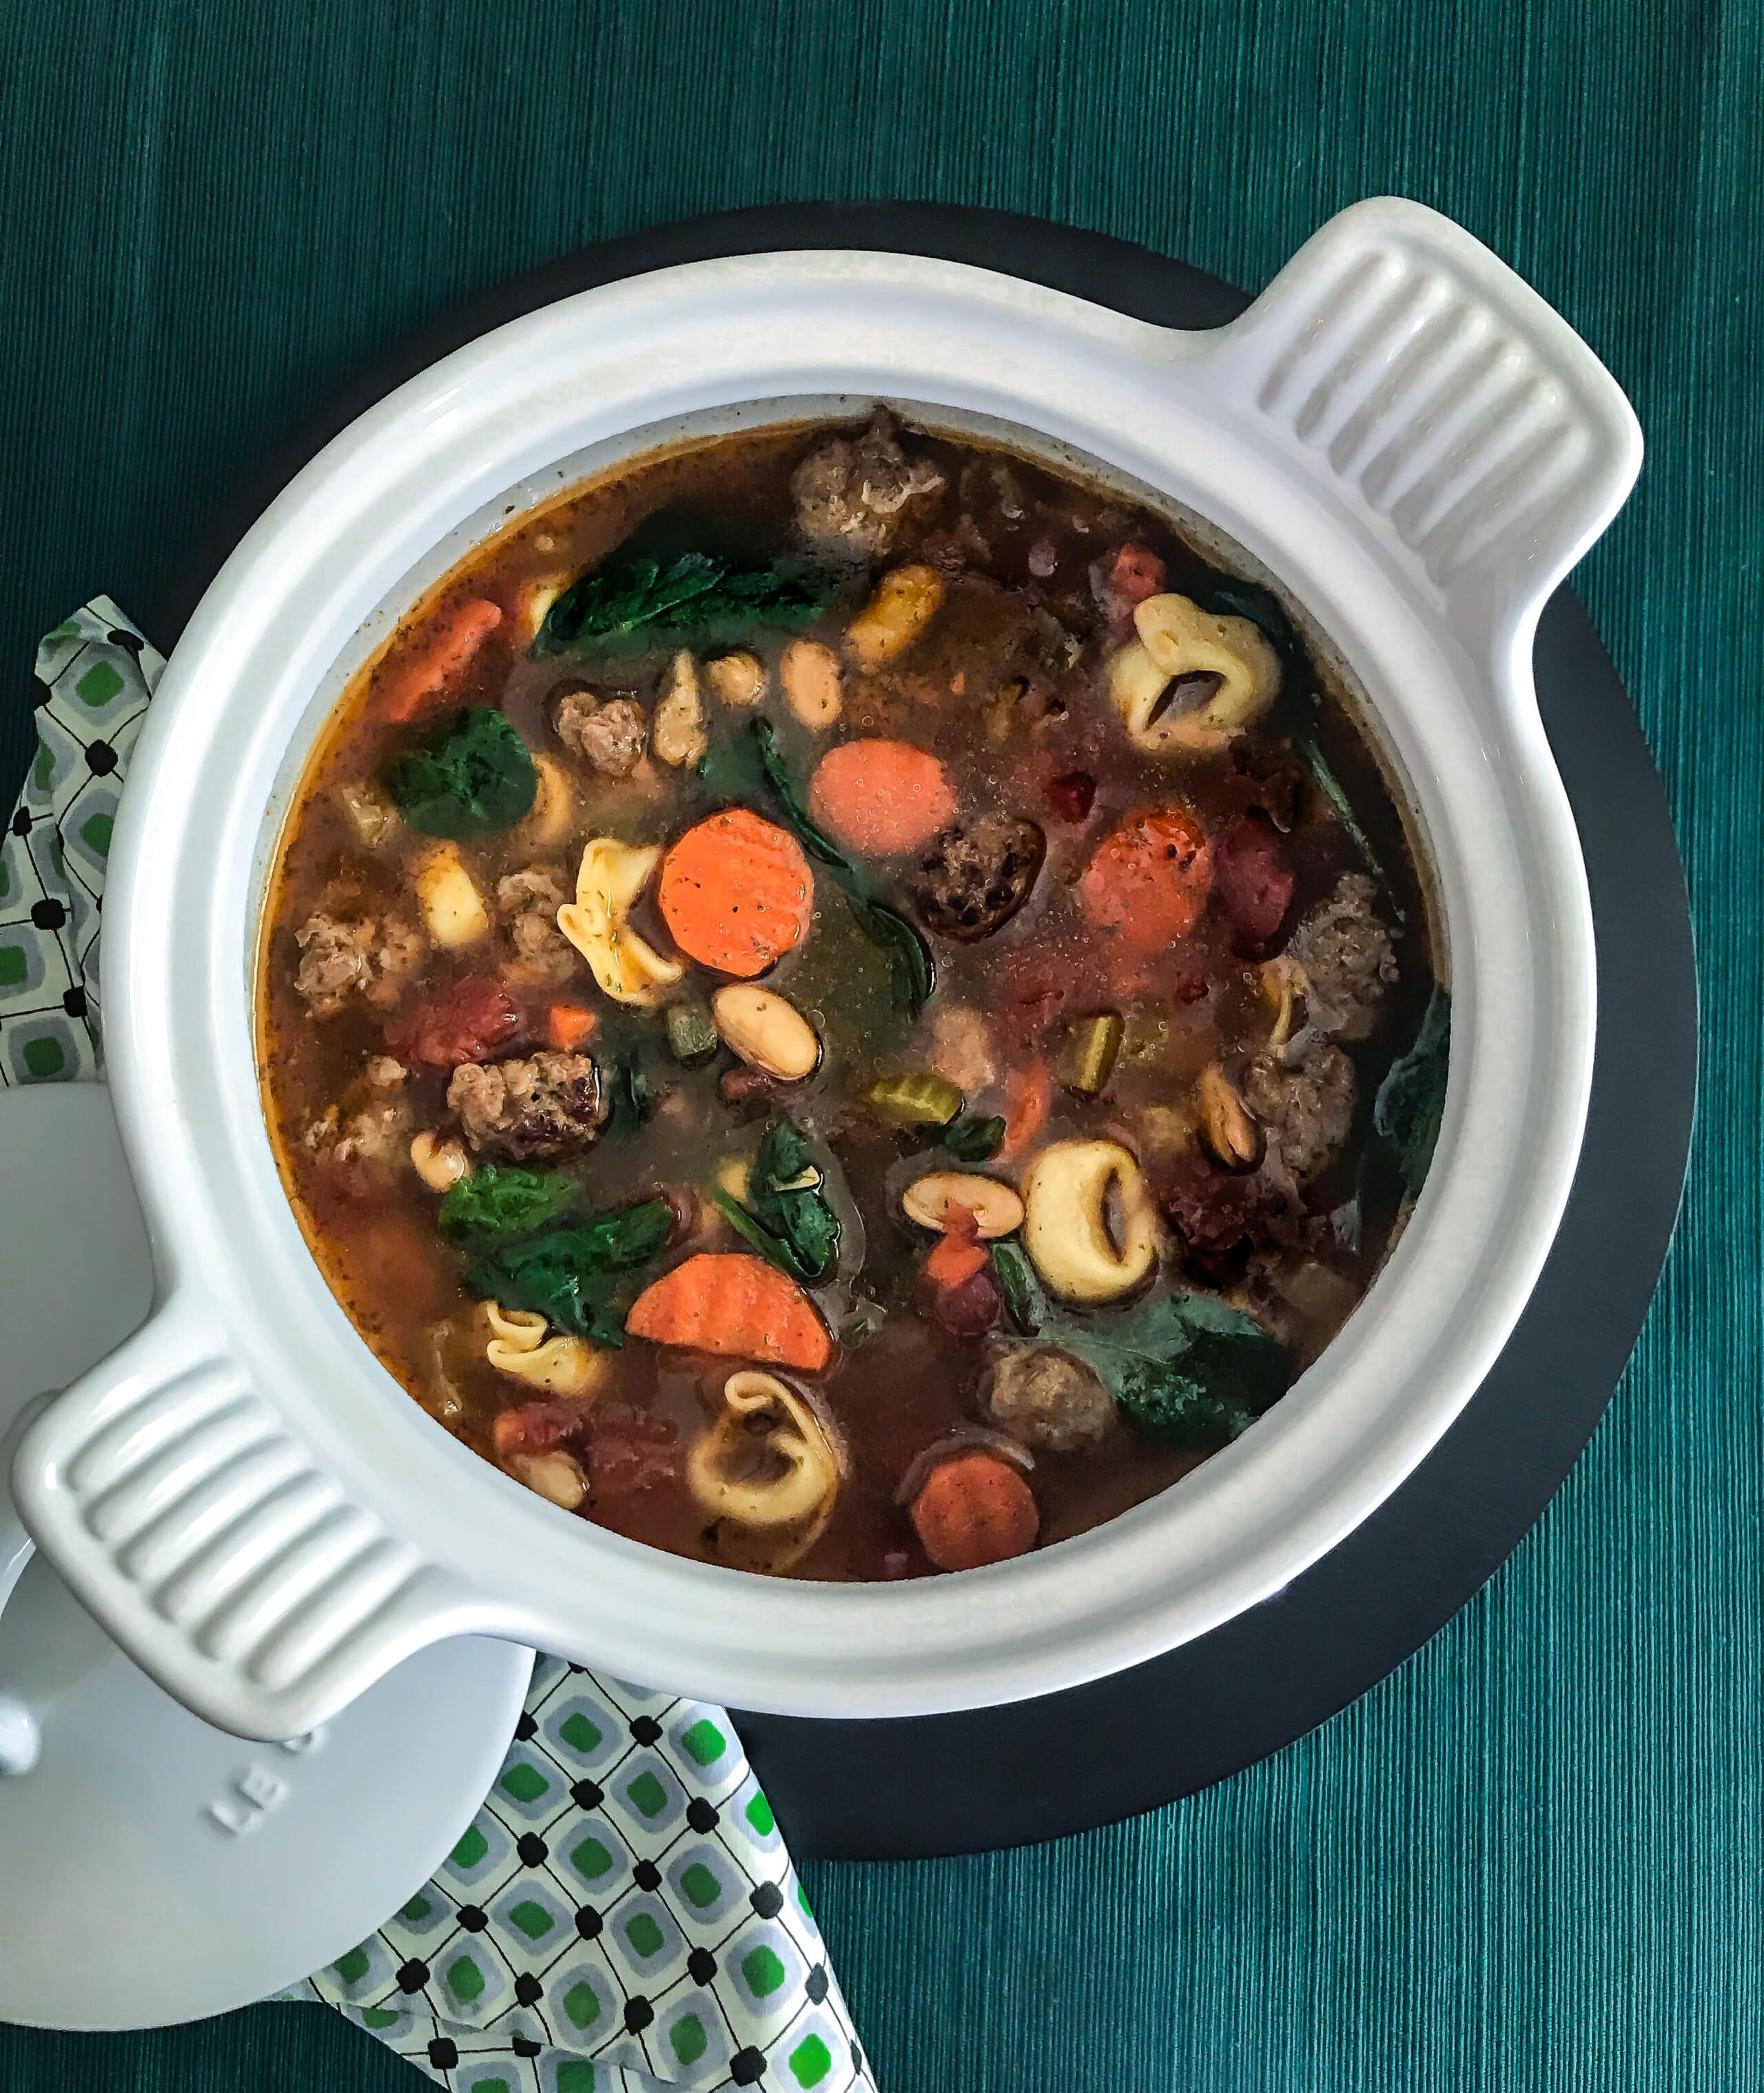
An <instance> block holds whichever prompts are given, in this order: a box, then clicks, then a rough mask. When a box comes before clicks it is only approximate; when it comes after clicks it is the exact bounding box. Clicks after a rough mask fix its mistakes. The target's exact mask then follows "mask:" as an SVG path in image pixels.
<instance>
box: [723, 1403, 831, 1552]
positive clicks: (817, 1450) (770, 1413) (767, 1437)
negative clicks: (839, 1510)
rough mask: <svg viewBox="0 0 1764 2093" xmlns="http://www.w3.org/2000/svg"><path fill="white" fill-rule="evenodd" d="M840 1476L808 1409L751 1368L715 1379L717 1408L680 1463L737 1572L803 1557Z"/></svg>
mask: <svg viewBox="0 0 1764 2093" xmlns="http://www.w3.org/2000/svg"><path fill="white" fill-rule="evenodd" d="M762 1427H763V1428H762ZM842 1477H843V1471H842V1468H841V1464H840V1460H839V1454H838V1452H837V1450H836V1449H835V1448H834V1443H833V1441H832V1439H831V1437H830V1436H829V1433H828V1431H827V1428H826V1425H825V1424H824V1423H822V1422H821V1419H820V1417H819V1416H818V1415H817V1414H816V1412H815V1411H814V1410H813V1409H812V1408H811V1407H810V1406H809V1404H808V1402H806V1401H805V1400H804V1397H802V1396H800V1394H798V1393H797V1392H796V1390H795V1389H793V1388H791V1387H790V1386H789V1385H788V1384H787V1383H786V1382H784V1381H782V1380H779V1379H778V1376H777V1375H776V1374H769V1373H761V1372H759V1371H757V1370H755V1369H748V1370H744V1371H741V1372H739V1373H732V1374H730V1376H729V1378H728V1380H726V1381H725V1382H724V1383H723V1389H722V1411H721V1412H720V1414H719V1415H717V1418H716V1419H715V1420H714V1421H713V1423H710V1424H709V1425H708V1426H707V1427H706V1428H705V1429H704V1431H703V1432H700V1435H699V1436H698V1439H697V1440H696V1442H695V1443H694V1445H693V1447H692V1450H691V1453H690V1454H688V1455H687V1463H686V1480H687V1487H688V1488H690V1489H691V1493H692V1494H693V1496H694V1497H696V1498H697V1500H698V1501H699V1503H700V1505H701V1506H703V1507H704V1510H705V1512H706V1513H707V1514H709V1516H710V1518H711V1519H713V1521H714V1522H715V1523H716V1536H717V1553H718V1554H719V1555H721V1556H722V1558H723V1560H724V1561H725V1562H731V1563H734V1564H735V1565H736V1566H739V1568H742V1569H745V1570H761V1571H779V1570H786V1569H788V1568H789V1567H790V1566H791V1563H793V1562H796V1561H798V1560H799V1559H800V1558H801V1557H802V1556H803V1555H804V1554H805V1553H807V1552H808V1549H810V1548H812V1547H813V1545H814V1544H815V1542H816V1541H817V1540H819V1538H820V1537H821V1533H822V1532H823V1531H824V1530H825V1528H826V1523H827V1521H828V1519H829V1518H830V1516H831V1515H832V1511H833V1506H834V1501H836V1499H837V1498H838V1496H839V1484H840V1482H841V1480H842Z"/></svg>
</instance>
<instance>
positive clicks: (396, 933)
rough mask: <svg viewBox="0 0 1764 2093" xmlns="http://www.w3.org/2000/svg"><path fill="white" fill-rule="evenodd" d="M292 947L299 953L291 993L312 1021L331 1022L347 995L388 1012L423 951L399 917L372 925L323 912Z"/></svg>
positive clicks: (310, 921)
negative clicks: (319, 1019)
mask: <svg viewBox="0 0 1764 2093" xmlns="http://www.w3.org/2000/svg"><path fill="white" fill-rule="evenodd" d="M294 942H295V943H296V944H297V945H298V946H299V947H300V964H299V966H298V967H297V968H296V970H295V973H294V987H295V990H296V992H297V994H299V995H300V996H301V997H302V998H303V999H305V1001H306V1005H307V1007H308V1008H309V1009H310V1011H311V1012H312V1014H313V1016H314V1017H331V1016H335V1015H336V1012H338V1011H340V1009H341V1008H342V1007H343V1006H344V1004H345V1003H347V1002H348V1000H349V998H350V996H352V995H359V996H362V998H364V999H366V1001H367V1002H369V1003H372V1004H374V1006H375V1007H376V1008H377V1009H381V1010H384V1009H388V1008H389V1007H390V1006H391V1005H392V1003H396V1002H397V999H398V996H399V994H400V992H401V990H402V989H403V986H404V984H405V980H406V979H407V977H409V976H410V974H412V973H414V972H415V970H416V969H417V968H418V967H419V966H420V965H421V964H422V963H423V955H424V953H425V951H427V946H426V945H425V943H424V941H423V934H422V933H421V932H420V931H418V930H416V929H413V928H412V927H411V925H410V924H409V923H407V922H406V921H405V919H404V918H403V917H402V916H387V917H385V918H384V921H379V922H375V921H373V920H372V919H371V918H369V917H363V916H354V917H350V916H331V915H327V914H326V913H325V912H323V910H320V911H319V912H318V913H317V914H316V915H313V916H308V917H307V919H306V921H305V922H304V923H302V924H301V926H300V928H299V929H297V931H296V932H295V933H294Z"/></svg>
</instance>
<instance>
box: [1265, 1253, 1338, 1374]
mask: <svg viewBox="0 0 1764 2093" xmlns="http://www.w3.org/2000/svg"><path fill="white" fill-rule="evenodd" d="M1245 1287H1246V1292H1247V1293H1248V1296H1249V1299H1250V1306H1251V1310H1252V1312H1253V1313H1254V1315H1255V1319H1256V1320H1257V1321H1258V1322H1259V1323H1260V1324H1263V1325H1264V1327H1265V1328H1268V1329H1270V1330H1272V1332H1273V1333H1274V1335H1275V1336H1276V1337H1278V1338H1279V1339H1280V1341H1281V1343H1282V1344H1284V1345H1289V1347H1290V1348H1291V1349H1292V1350H1293V1351H1294V1353H1295V1354H1297V1358H1296V1362H1295V1363H1296V1364H1297V1365H1298V1367H1299V1369H1300V1370H1301V1371H1302V1369H1303V1368H1304V1367H1307V1366H1309V1365H1310V1363H1311V1361H1312V1360H1313V1359H1314V1358H1316V1356H1317V1354H1319V1353H1320V1351H1321V1350H1323V1348H1324V1345H1327V1344H1328V1341H1329V1340H1330V1339H1331V1338H1332V1337H1333V1336H1334V1335H1335V1333H1336V1332H1337V1330H1339V1329H1340V1328H1341V1325H1342V1324H1344V1323H1345V1322H1346V1320H1347V1319H1348V1317H1349V1316H1350V1315H1351V1314H1352V1313H1353V1311H1354V1304H1355V1302H1357V1301H1358V1299H1359V1288H1358V1287H1356V1286H1355V1285H1354V1282H1353V1280H1351V1279H1348V1278H1346V1277H1345V1276H1343V1275H1342V1274H1341V1272H1337V1271H1335V1270H1333V1268H1332V1267H1330V1266H1328V1265H1327V1264H1324V1263H1322V1262H1321V1261H1320V1259H1317V1258H1314V1257H1305V1256H1294V1255H1292V1254H1285V1255H1281V1256H1278V1257H1266V1258H1264V1257H1258V1258H1256V1259H1254V1260H1252V1262H1251V1263H1250V1271H1249V1275H1248V1277H1247V1279H1246V1281H1245Z"/></svg>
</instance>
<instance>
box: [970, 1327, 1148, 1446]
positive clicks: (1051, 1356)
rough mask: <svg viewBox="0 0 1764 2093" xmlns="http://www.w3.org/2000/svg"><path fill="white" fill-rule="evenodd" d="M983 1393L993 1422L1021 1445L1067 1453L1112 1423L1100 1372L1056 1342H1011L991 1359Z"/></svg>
mask: <svg viewBox="0 0 1764 2093" xmlns="http://www.w3.org/2000/svg"><path fill="white" fill-rule="evenodd" d="M983 1397H984V1400H985V1402H986V1406H987V1409H988V1410H989V1411H990V1415H991V1416H992V1419H993V1420H994V1422H995V1423H999V1424H1002V1425H1003V1428H1004V1429H1005V1430H1006V1431H1007V1432H1009V1433H1010V1434H1011V1436H1012V1438H1013V1439H1021V1441H1022V1442H1023V1444H1024V1445H1025V1446H1045V1447H1047V1449H1048V1450H1049V1451H1050V1452H1051V1453H1055V1454H1070V1453H1073V1452H1075V1451H1076V1450H1077V1448H1079V1447H1080V1446H1090V1445H1094V1444H1095V1443H1096V1441H1098V1440H1099V1439H1100V1438H1102V1437H1103V1436H1104V1434H1105V1433H1106V1432H1107V1431H1108V1429H1109V1428H1110V1427H1111V1426H1112V1424H1113V1423H1114V1422H1115V1402H1114V1398H1113V1397H1112V1396H1111V1395H1110V1393H1109V1392H1108V1390H1107V1389H1106V1388H1105V1387H1104V1386H1103V1377H1102V1376H1101V1375H1100V1374H1099V1373H1098V1372H1097V1371H1096V1370H1095V1369H1094V1367H1088V1366H1086V1364H1085V1363H1084V1362H1083V1360H1082V1359H1078V1358H1073V1355H1072V1354H1071V1353H1070V1352H1063V1351H1061V1350H1060V1348H1059V1347H1058V1345H1018V1346H1013V1347H1012V1349H1011V1350H1008V1351H1006V1352H1003V1353H1002V1354H1000V1356H999V1358H997V1359H996V1360H995V1362H994V1363H993V1367H992V1371H991V1372H990V1374H989V1376H987V1378H986V1383H985V1385H984V1389H983Z"/></svg>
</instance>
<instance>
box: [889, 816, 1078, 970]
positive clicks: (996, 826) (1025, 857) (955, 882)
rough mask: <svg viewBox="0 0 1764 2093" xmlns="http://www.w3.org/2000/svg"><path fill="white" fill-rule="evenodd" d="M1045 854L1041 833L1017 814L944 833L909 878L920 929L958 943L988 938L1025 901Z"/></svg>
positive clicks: (947, 830) (1032, 823)
mask: <svg viewBox="0 0 1764 2093" xmlns="http://www.w3.org/2000/svg"><path fill="white" fill-rule="evenodd" d="M1046 855H1047V838H1045V837H1044V836H1043V835H1042V832H1041V830H1040V829H1039V828H1038V826H1037V825H1036V824H1035V823H1034V821H1029V820H1027V819H1025V817H1021V816H1017V815H1009V814H987V815H984V816H982V818H981V819H980V820H979V821H970V822H969V823H967V824H966V825H960V824H958V825H956V827H954V828H951V829H946V830H944V831H943V834H942V835H940V836H939V837H938V838H937V840H936V842H935V843H933V844H932V845H931V846H930V849H929V850H927V851H926V852H925V855H924V856H923V857H921V859H920V860H919V863H918V868H917V872H916V873H915V875H914V878H913V882H912V895H913V899H914V900H915V901H916V902H917V904H918V909H919V914H920V916H921V918H922V919H923V921H924V923H925V928H926V929H928V930H931V931H934V932H935V933H936V934H938V936H939V937H944V938H955V939H956V940H957V941H958V942H960V943H962V944H973V942H976V941H977V939H979V938H990V936H991V935H992V934H993V932H994V931H995V930H997V929H1001V928H1002V927H1003V925H1005V924H1007V923H1008V922H1009V921H1010V920H1011V918H1012V916H1014V915H1015V914H1016V912H1017V910H1018V909H1019V908H1021V907H1022V905H1023V903H1025V901H1027V900H1028V899H1029V893H1030V890H1031V889H1032V888H1033V887H1034V884H1035V879H1036V875H1037V874H1038V873H1039V872H1040V870H1041V868H1042V858H1043V857H1045V856H1046Z"/></svg>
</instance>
